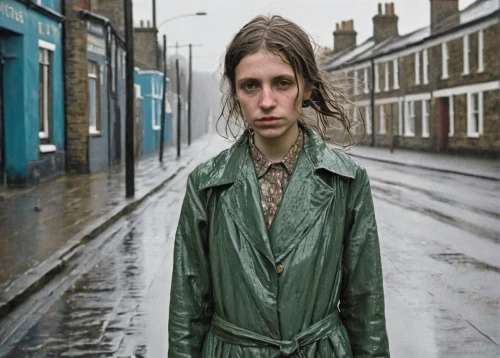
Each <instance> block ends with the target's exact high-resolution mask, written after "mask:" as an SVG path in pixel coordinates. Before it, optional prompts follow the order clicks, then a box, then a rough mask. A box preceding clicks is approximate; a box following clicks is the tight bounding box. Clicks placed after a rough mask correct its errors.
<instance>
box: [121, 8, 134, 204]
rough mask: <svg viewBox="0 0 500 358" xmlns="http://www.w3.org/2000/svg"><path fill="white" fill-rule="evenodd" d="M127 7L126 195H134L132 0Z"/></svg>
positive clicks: (128, 196)
mask: <svg viewBox="0 0 500 358" xmlns="http://www.w3.org/2000/svg"><path fill="white" fill-rule="evenodd" d="M123 5H124V8H125V46H126V58H125V60H126V61H125V68H126V101H125V102H126V119H125V196H126V197H127V198H130V197H133V196H134V192H135V171H134V107H135V101H134V25H133V20H132V0H123Z"/></svg>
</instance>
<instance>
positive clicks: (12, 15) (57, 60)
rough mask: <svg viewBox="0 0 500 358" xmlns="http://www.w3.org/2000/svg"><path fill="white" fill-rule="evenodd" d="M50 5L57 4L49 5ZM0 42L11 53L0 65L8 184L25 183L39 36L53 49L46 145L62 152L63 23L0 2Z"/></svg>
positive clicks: (35, 139)
mask: <svg viewBox="0 0 500 358" xmlns="http://www.w3.org/2000/svg"><path fill="white" fill-rule="evenodd" d="M54 5H56V4H55V3H54ZM0 28H1V29H2V30H3V31H5V32H3V33H2V35H0V46H1V47H2V50H3V51H4V52H5V54H7V55H12V56H16V58H15V59H11V60H7V61H6V63H5V66H4V71H3V74H4V103H5V112H4V114H5V118H4V121H5V155H6V160H5V161H6V163H5V164H6V168H5V169H6V173H7V178H8V181H9V182H20V183H24V182H26V181H28V179H29V176H30V175H31V173H30V170H31V169H30V168H32V167H33V165H32V164H33V162H36V161H39V160H40V159H41V154H40V151H39V145H40V140H39V133H38V128H39V83H38V82H39V81H38V78H39V64H38V48H39V41H40V40H42V41H44V42H45V43H47V44H50V45H51V46H54V47H55V48H54V51H53V52H52V65H53V66H52V73H51V76H52V89H53V93H52V117H51V120H52V122H51V133H50V138H51V144H54V145H55V146H56V148H57V150H58V151H64V93H63V71H62V69H63V68H62V58H63V54H62V37H61V35H62V25H61V23H60V22H59V20H54V19H51V18H48V17H46V16H44V15H42V14H41V13H39V12H37V11H36V10H35V9H29V8H27V7H26V6H25V5H23V4H21V3H19V2H17V1H13V0H0Z"/></svg>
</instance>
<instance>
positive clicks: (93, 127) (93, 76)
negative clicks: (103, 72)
mask: <svg viewBox="0 0 500 358" xmlns="http://www.w3.org/2000/svg"><path fill="white" fill-rule="evenodd" d="M91 66H93V68H94V69H95V71H94V72H93V73H91V72H90V71H89V70H90V67H91ZM88 67H89V70H88V71H87V72H88V73H87V76H88V80H89V81H90V80H94V81H95V85H96V92H95V113H93V114H92V113H91V111H90V108H89V133H90V134H100V133H101V131H100V128H98V126H97V123H98V116H100V110H99V99H100V98H99V88H100V87H101V84H100V83H99V80H100V76H99V73H97V71H100V69H101V66H100V65H99V64H98V63H97V62H95V61H88ZM90 99H91V93H90V86H89V107H90ZM92 115H93V117H92ZM92 118H94V120H93V121H92Z"/></svg>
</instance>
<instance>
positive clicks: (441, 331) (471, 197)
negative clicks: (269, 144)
mask: <svg viewBox="0 0 500 358" xmlns="http://www.w3.org/2000/svg"><path fill="white" fill-rule="evenodd" d="M361 162H362V163H363V164H364V165H365V167H366V168H367V170H368V172H369V174H370V177H371V181H372V189H373V195H374V198H375V206H376V213H377V220H378V225H379V233H380V238H381V246H382V260H383V268H384V276H385V282H384V284H385V292H386V307H387V321H388V330H389V338H390V344H391V352H392V356H393V357H405V358H412V357H425V358H433V357H443V358H444V357H458V358H461V357H463V358H465V357H467V358H471V357H472V358H473V357H499V356H500V346H499V345H500V323H499V322H500V260H499V258H500V182H498V181H493V180H484V179H476V178H471V177H466V176H461V175H454V174H445V173H440V172H435V171H427V170H423V169H412V168H408V167H403V166H397V165H391V164H383V163H379V162H375V161H368V160H362V161H361ZM193 165H194V163H193V164H192V165H191V166H190V168H193ZM190 168H187V169H186V170H184V171H183V172H182V173H181V174H179V175H178V176H177V177H175V178H174V179H173V180H172V181H171V182H170V183H169V184H168V185H167V186H166V187H165V188H164V189H162V190H161V191H160V192H158V193H157V194H156V195H154V196H152V197H151V198H150V199H148V200H147V201H146V202H145V203H144V204H142V205H141V206H140V207H139V208H138V209H137V210H136V211H135V212H133V213H132V214H130V215H128V216H126V217H124V218H123V219H122V220H120V221H119V222H117V223H116V224H115V225H113V226H112V227H110V228H109V229H108V230H107V231H105V232H104V233H103V234H102V235H100V236H99V237H98V238H97V239H95V240H93V241H91V242H90V243H89V244H88V245H87V246H86V247H85V250H82V252H80V256H79V257H78V259H76V260H75V263H74V265H73V267H70V268H69V269H68V270H66V271H65V274H64V275H60V276H58V277H56V279H55V280H53V282H51V284H50V285H48V286H47V287H45V288H44V289H43V290H42V291H40V292H39V293H38V294H36V295H35V296H33V297H32V298H31V299H30V300H28V301H27V302H26V303H25V304H22V305H21V306H20V307H19V308H18V309H17V310H16V311H15V312H14V313H13V314H12V315H11V316H10V317H9V320H8V321H5V320H4V321H2V322H0V343H1V344H0V357H16V358H21V357H29V358H31V357H134V356H135V357H153V358H156V357H165V356H166V352H167V321H168V304H169V286H170V275H171V271H172V267H171V263H172V260H171V258H172V254H173V252H172V247H173V238H174V232H175V229H176V225H177V220H178V216H179V211H180V205H181V201H182V198H183V195H184V185H185V182H186V175H187V173H188V172H189V171H190Z"/></svg>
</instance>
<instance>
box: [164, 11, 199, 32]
mask: <svg viewBox="0 0 500 358" xmlns="http://www.w3.org/2000/svg"><path fill="white" fill-rule="evenodd" d="M206 14H207V13H206V12H204V11H198V12H193V13H189V14H181V15H175V16H172V17H169V18H166V19H165V20H163V21H162V22H160V24H159V25H158V27H157V29H160V27H162V26H163V25H165V24H166V23H167V22H170V21H172V20H176V19H180V18H182V17H189V16H205V15H206Z"/></svg>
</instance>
